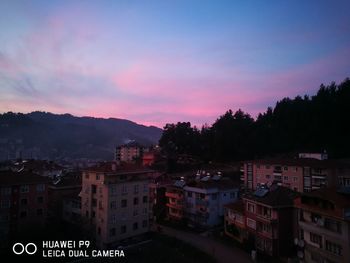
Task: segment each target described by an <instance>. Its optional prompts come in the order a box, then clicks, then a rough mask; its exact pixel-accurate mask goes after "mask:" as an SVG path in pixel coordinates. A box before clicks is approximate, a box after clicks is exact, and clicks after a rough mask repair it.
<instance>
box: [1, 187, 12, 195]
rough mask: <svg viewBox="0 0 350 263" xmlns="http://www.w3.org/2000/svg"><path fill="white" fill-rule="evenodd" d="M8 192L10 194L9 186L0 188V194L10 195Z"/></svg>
mask: <svg viewBox="0 0 350 263" xmlns="http://www.w3.org/2000/svg"><path fill="white" fill-rule="evenodd" d="M10 194H11V187H3V188H1V195H10Z"/></svg>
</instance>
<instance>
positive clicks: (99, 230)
mask: <svg viewBox="0 0 350 263" xmlns="http://www.w3.org/2000/svg"><path fill="white" fill-rule="evenodd" d="M97 234H98V235H101V228H100V227H98V228H97Z"/></svg>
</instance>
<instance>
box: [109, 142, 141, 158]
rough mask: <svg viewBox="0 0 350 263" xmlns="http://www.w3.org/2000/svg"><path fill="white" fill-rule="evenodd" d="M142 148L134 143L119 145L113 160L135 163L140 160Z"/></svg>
mask: <svg viewBox="0 0 350 263" xmlns="http://www.w3.org/2000/svg"><path fill="white" fill-rule="evenodd" d="M143 151H144V147H143V146H141V145H140V144H139V143H137V142H135V141H131V142H129V143H127V144H123V145H120V146H118V147H117V148H116V151H115V160H116V161H117V162H125V163H130V162H135V161H137V160H141V159H142V155H143Z"/></svg>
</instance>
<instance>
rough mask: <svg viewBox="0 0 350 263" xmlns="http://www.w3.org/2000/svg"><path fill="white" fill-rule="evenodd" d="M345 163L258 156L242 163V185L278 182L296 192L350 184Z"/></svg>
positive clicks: (254, 185) (247, 187) (253, 187)
mask: <svg viewBox="0 0 350 263" xmlns="http://www.w3.org/2000/svg"><path fill="white" fill-rule="evenodd" d="M348 172H349V165H348V164H346V163H342V162H336V161H331V160H322V161H321V160H317V159H307V158H299V159H262V160H253V161H247V162H245V163H244V176H243V180H244V188H245V189H247V190H255V189H257V188H258V187H259V186H261V185H267V186H269V185H272V184H273V183H279V184H281V185H282V186H285V187H288V188H290V189H292V190H294V191H298V192H310V191H312V190H316V189H320V188H322V187H332V186H336V185H338V184H342V185H344V186H345V185H347V184H348V183H350V180H349V179H350V178H349V173H348Z"/></svg>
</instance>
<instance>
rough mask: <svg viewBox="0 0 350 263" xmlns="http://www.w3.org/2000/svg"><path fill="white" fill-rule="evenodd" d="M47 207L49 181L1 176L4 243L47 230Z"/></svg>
mask: <svg viewBox="0 0 350 263" xmlns="http://www.w3.org/2000/svg"><path fill="white" fill-rule="evenodd" d="M47 205H48V179H47V178H45V177H42V176H39V175H37V174H33V173H30V172H12V171H3V172H0V237H1V238H0V239H2V240H1V241H5V240H8V238H10V237H11V236H12V237H13V236H15V235H17V234H19V233H20V234H23V235H25V234H26V233H28V234H30V233H31V231H32V230H33V229H36V231H38V230H39V229H40V228H43V227H45V224H46V219H47ZM32 234H35V233H32Z"/></svg>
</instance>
